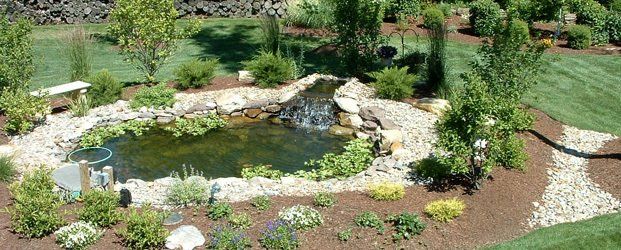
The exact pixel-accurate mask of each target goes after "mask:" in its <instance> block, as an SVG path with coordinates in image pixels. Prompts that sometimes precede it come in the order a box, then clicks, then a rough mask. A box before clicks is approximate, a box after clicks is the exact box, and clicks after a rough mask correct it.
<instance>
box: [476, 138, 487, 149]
mask: <svg viewBox="0 0 621 250" xmlns="http://www.w3.org/2000/svg"><path fill="white" fill-rule="evenodd" d="M474 147H475V148H478V149H484V148H486V147H487V140H485V139H478V140H477V141H475V142H474Z"/></svg>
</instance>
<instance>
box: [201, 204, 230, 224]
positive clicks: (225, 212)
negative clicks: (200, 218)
mask: <svg viewBox="0 0 621 250" xmlns="http://www.w3.org/2000/svg"><path fill="white" fill-rule="evenodd" d="M232 213H233V207H231V204H228V203H224V202H218V203H216V204H213V205H210V206H209V207H208V208H207V217H209V218H210V219H212V220H218V219H221V218H226V217H228V216H230V215H231V214H232Z"/></svg>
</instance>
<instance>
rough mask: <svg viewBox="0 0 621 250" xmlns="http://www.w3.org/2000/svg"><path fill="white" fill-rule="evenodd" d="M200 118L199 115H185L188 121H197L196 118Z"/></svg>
mask: <svg viewBox="0 0 621 250" xmlns="http://www.w3.org/2000/svg"><path fill="white" fill-rule="evenodd" d="M198 116H199V115H196V114H185V115H183V118H186V119H195V118H198Z"/></svg>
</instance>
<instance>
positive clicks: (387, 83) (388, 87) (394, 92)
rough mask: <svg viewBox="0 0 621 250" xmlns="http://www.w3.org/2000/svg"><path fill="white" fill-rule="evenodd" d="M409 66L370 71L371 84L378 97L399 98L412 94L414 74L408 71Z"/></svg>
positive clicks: (414, 80)
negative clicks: (372, 80)
mask: <svg viewBox="0 0 621 250" xmlns="http://www.w3.org/2000/svg"><path fill="white" fill-rule="evenodd" d="M408 70H409V67H407V66H405V67H403V68H397V67H391V68H385V69H383V70H382V71H377V72H372V73H370V74H369V76H370V77H372V78H374V79H375V81H374V82H373V83H371V86H373V88H375V90H376V91H377V95H378V96H379V97H380V98H386V99H392V100H401V99H403V98H407V97H410V96H412V94H414V89H413V88H412V85H414V83H415V82H416V78H417V77H416V75H413V74H409V73H408Z"/></svg>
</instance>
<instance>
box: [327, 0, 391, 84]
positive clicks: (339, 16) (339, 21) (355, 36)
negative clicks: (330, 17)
mask: <svg viewBox="0 0 621 250" xmlns="http://www.w3.org/2000/svg"><path fill="white" fill-rule="evenodd" d="M334 2H335V11H334V19H335V22H334V25H333V27H332V28H333V31H334V32H335V33H336V34H337V37H336V43H337V44H338V45H339V47H340V55H341V61H342V62H343V64H344V65H345V69H346V71H347V73H349V74H352V75H362V73H364V72H368V71H369V69H371V67H373V65H374V64H375V60H376V58H377V56H376V55H375V51H376V50H377V47H378V46H379V45H380V44H381V43H382V39H383V37H382V33H381V26H382V9H383V8H382V3H381V2H380V1H375V0H343V1H334Z"/></svg>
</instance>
